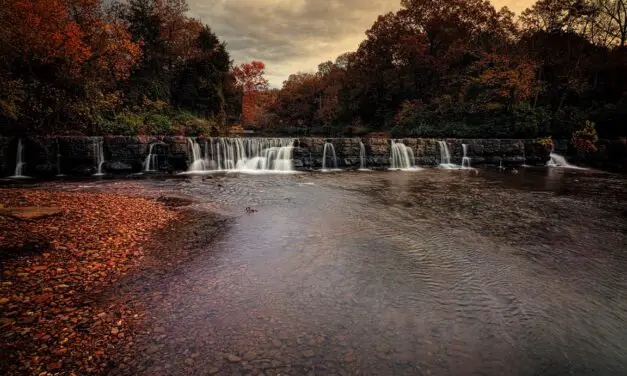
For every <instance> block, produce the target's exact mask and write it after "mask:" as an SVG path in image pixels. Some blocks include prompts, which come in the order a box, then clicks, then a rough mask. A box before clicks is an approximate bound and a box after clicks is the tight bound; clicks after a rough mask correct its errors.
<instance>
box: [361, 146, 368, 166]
mask: <svg viewBox="0 0 627 376" xmlns="http://www.w3.org/2000/svg"><path fill="white" fill-rule="evenodd" d="M359 170H361V171H368V169H367V168H366V146H365V145H364V143H363V142H361V141H359Z"/></svg>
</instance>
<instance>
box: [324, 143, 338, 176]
mask: <svg viewBox="0 0 627 376" xmlns="http://www.w3.org/2000/svg"><path fill="white" fill-rule="evenodd" d="M327 150H330V151H331V156H332V157H333V169H334V170H337V157H336V155H335V147H334V146H333V144H332V143H330V142H325V143H324V149H323V151H322V171H325V170H326V169H327Z"/></svg>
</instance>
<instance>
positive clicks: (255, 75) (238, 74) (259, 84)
mask: <svg viewBox="0 0 627 376" xmlns="http://www.w3.org/2000/svg"><path fill="white" fill-rule="evenodd" d="M265 69H266V65H265V64H264V63H263V62H261V61H258V60H253V61H251V62H250V63H243V64H241V65H239V66H236V67H233V71H232V74H233V76H234V77H235V80H236V85H237V87H239V88H241V89H242V90H243V91H244V92H251V91H264V90H268V80H266V79H265V78H264V77H263V75H264V73H265Z"/></svg>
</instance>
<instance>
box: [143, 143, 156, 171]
mask: <svg viewBox="0 0 627 376" xmlns="http://www.w3.org/2000/svg"><path fill="white" fill-rule="evenodd" d="M155 145H157V143H152V144H150V146H149V147H148V155H147V156H146V159H145V160H144V172H154V171H157V159H158V156H157V155H156V154H153V153H152V150H153V149H154V147H155Z"/></svg>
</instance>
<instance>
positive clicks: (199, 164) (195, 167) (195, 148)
mask: <svg viewBox="0 0 627 376" xmlns="http://www.w3.org/2000/svg"><path fill="white" fill-rule="evenodd" d="M187 143H188V144H189V148H190V150H191V152H192V164H191V165H190V166H189V168H188V169H187V172H202V171H205V161H204V160H203V159H202V156H201V155H200V145H198V142H197V141H196V140H194V139H193V138H190V137H188V138H187Z"/></svg>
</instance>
